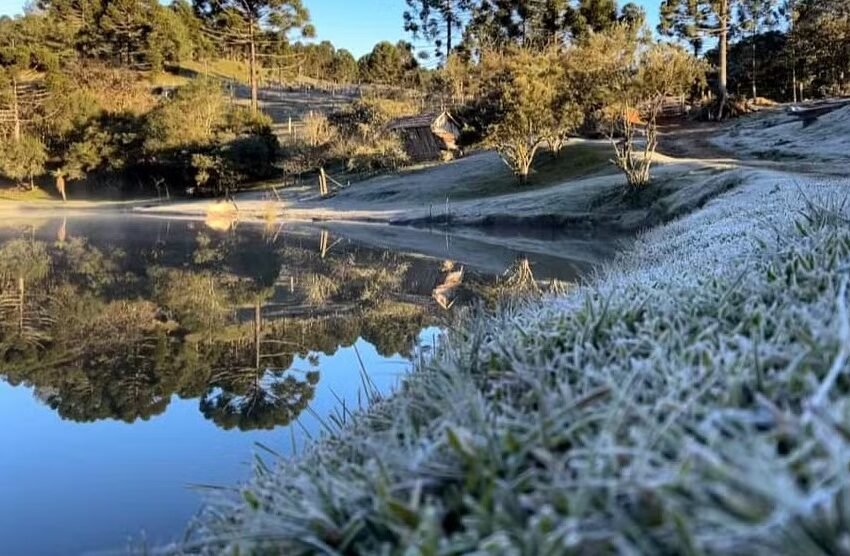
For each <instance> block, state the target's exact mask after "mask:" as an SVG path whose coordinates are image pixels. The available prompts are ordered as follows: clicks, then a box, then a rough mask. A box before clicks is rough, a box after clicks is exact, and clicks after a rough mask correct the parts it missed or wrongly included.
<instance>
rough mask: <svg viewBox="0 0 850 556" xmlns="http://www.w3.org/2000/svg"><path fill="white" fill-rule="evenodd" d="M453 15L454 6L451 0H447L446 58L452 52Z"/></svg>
mask: <svg viewBox="0 0 850 556" xmlns="http://www.w3.org/2000/svg"><path fill="white" fill-rule="evenodd" d="M453 21H454V20H453V15H452V6H451V0H446V60H448V59H449V56H451V54H452V23H453Z"/></svg>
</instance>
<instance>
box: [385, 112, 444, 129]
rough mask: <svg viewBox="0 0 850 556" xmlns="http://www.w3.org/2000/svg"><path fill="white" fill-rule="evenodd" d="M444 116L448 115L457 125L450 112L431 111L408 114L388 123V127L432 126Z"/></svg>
mask: <svg viewBox="0 0 850 556" xmlns="http://www.w3.org/2000/svg"><path fill="white" fill-rule="evenodd" d="M442 116H446V117H447V118H448V119H449V120H450V121H451V122H452V123H455V125H457V122H456V121H455V119H454V118H453V117H452V115H451V114H449V113H448V112H429V113H425V114H419V115H417V116H407V117H405V118H396V119H395V120H392V121H391V122H390V123H388V124H387V128H389V129H392V130H395V129H417V128H422V127H427V128H430V127H432V126H433V125H434V124H435V123H436V122H437V120H439V119H440V118H441V117H442Z"/></svg>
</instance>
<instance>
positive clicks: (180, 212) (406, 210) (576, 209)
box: [134, 147, 769, 234]
mask: <svg viewBox="0 0 850 556" xmlns="http://www.w3.org/2000/svg"><path fill="white" fill-rule="evenodd" d="M599 148H601V147H599ZM656 158H657V166H656V169H655V172H654V176H655V182H654V183H653V184H652V185H650V186H649V188H648V189H647V190H646V191H644V192H640V193H638V194H634V195H626V194H625V180H624V178H623V176H622V175H621V174H619V173H615V172H612V171H611V168H609V166H608V165H604V166H601V167H600V168H599V170H598V171H597V172H595V173H592V174H591V175H584V176H582V177H576V178H573V179H569V178H568V179H564V180H562V181H557V180H555V181H554V182H552V183H549V184H548V185H541V186H539V187H525V188H523V187H519V186H515V187H512V188H511V189H509V190H504V189H503V188H501V187H499V188H497V190H496V191H495V192H494V194H483V193H482V195H481V196H478V197H474V198H463V192H464V191H465V188H466V183H465V181H464V180H465V179H466V178H467V177H469V176H475V178H474V179H475V180H481V179H483V178H482V177H481V176H482V175H485V174H488V173H489V175H491V176H492V175H495V176H503V175H504V173H505V172H504V169H503V168H502V166H503V165H502V163H501V161H500V160H499V159H498V156H496V155H495V154H494V153H479V154H477V155H474V156H471V157H469V158H466V159H461V160H457V161H454V162H452V163H449V164H446V165H442V166H437V167H433V168H429V169H426V170H420V171H418V172H415V173H413V174H412V175H408V174H401V175H396V176H383V177H380V178H375V179H373V180H368V181H366V182H362V183H358V184H355V185H352V186H351V187H349V188H346V189H344V190H341V191H339V192H338V193H337V194H336V195H335V196H333V197H331V198H328V199H320V198H319V197H318V195H317V193H316V191H314V188H313V187H308V186H302V187H290V188H285V189H279V190H278V191H277V193H276V197H275V196H274V195H273V194H272V193H271V192H270V191H269V192H266V193H251V194H244V195H240V196H238V197H237V199H236V203H235V206H234V205H229V204H224V203H221V202H214V201H187V202H174V203H168V204H162V205H157V206H151V207H135V208H134V211H135V212H139V213H143V214H150V215H160V216H169V215H170V216H193V217H206V216H207V215H209V214H219V215H223V214H230V216H232V217H233V218H240V219H246V218H247V219H251V218H253V219H264V218H279V219H281V220H285V221H298V222H323V223H331V222H336V223H340V222H367V223H383V224H393V225H409V226H410V225H412V226H433V227H439V226H475V227H482V228H488V227H489V228H492V227H514V228H558V229H562V230H588V229H591V230H599V231H602V232H611V233H621V234H629V233H634V232H637V231H640V230H643V229H646V228H649V227H652V226H655V225H658V224H660V223H663V222H666V221H669V220H671V219H673V218H676V217H679V216H681V215H683V214H686V213H687V212H690V211H691V210H693V209H694V208H696V207H699V206H701V205H702V204H704V203H705V202H706V201H707V200H708V199H711V198H712V197H714V196H716V195H718V194H720V193H722V192H723V191H726V190H728V189H730V188H733V187H735V185H736V184H737V183H740V181H742V180H743V179H744V177H745V176H746V175H748V173H752V172H769V170H759V169H750V168H740V167H739V166H738V165H736V164H735V163H734V162H730V161H723V162H713V161H709V162H704V161H700V160H696V159H674V158H670V157H666V156H663V155H657V157H656ZM503 177H504V176H503ZM470 179H471V178H470ZM446 180H452V184H453V185H452V184H450V185H451V187H447V185H446ZM431 186H433V187H434V188H435V189H438V190H440V191H443V192H445V191H446V190H448V191H451V190H452V188H454V191H455V192H456V193H454V194H448V195H447V196H445V197H442V196H439V197H435V195H436V193H434V192H433V191H430V189H429V188H430V187H431ZM470 187H473V188H474V187H476V186H470ZM442 194H443V193H441V194H440V195H442Z"/></svg>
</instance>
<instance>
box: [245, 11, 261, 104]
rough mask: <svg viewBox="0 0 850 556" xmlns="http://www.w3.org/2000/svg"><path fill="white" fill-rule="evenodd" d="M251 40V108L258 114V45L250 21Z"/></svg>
mask: <svg viewBox="0 0 850 556" xmlns="http://www.w3.org/2000/svg"><path fill="white" fill-rule="evenodd" d="M249 40H250V43H251V61H250V62H249V64H248V65H249V70H250V72H251V76H250V81H251V110H252V111H253V112H254V113H255V114H256V113H257V111H258V110H259V108H260V104H259V102H258V100H257V96H258V95H257V45H256V43H255V41H254V22H253V21H251V22H250V30H249Z"/></svg>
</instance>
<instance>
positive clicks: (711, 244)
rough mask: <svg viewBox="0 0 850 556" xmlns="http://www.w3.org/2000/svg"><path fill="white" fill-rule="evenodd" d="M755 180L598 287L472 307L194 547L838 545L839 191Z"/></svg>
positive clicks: (220, 503) (258, 478) (642, 246)
mask: <svg viewBox="0 0 850 556" xmlns="http://www.w3.org/2000/svg"><path fill="white" fill-rule="evenodd" d="M744 177H745V179H744V180H743V181H742V183H741V184H740V185H739V186H738V187H737V188H735V189H734V190H733V191H728V192H726V193H723V194H721V195H720V196H719V197H716V198H714V199H712V200H709V201H707V202H706V203H705V204H704V206H702V207H701V208H697V209H696V210H695V211H694V212H692V213H690V214H688V215H686V216H684V217H682V218H680V219H678V220H676V221H674V222H672V223H669V224H666V225H663V226H660V227H658V228H656V229H654V230H651V231H649V232H648V233H646V234H644V235H643V236H641V238H640V239H639V240H638V241H637V243H636V244H635V245H634V246H633V248H632V249H631V250H630V251H629V252H628V253H626V254H624V255H622V257H621V258H620V260H618V261H617V265H616V266H612V267H611V268H610V269H609V270H608V271H607V272H606V273H604V274H603V275H602V276H601V277H600V278H599V279H598V280H596V281H595V282H594V283H593V284H591V285H589V286H586V287H583V288H580V289H578V290H576V291H574V292H572V293H571V294H570V295H568V296H565V297H545V298H541V299H536V300H529V301H527V302H525V303H523V304H520V305H513V306H511V307H506V308H503V309H502V310H499V311H497V312H495V313H493V314H487V315H479V316H478V317H476V318H473V319H472V320H470V321H469V322H468V324H467V325H466V326H465V327H464V329H463V330H460V331H458V332H457V333H454V334H451V335H450V337H449V338H447V339H446V340H445V341H444V342H443V346H442V349H441V350H440V352H439V353H438V354H436V355H435V356H434V358H433V359H431V360H425V361H422V362H421V363H420V365H419V368H418V370H417V372H415V373H414V374H413V375H412V376H411V377H410V378H409V379H408V380H407V381H406V383H405V386H404V387H403V388H402V389H401V390H400V391H399V392H398V393H397V394H395V395H394V396H392V397H390V398H388V399H386V400H384V401H383V402H381V403H378V404H376V405H375V406H374V407H373V408H372V410H370V411H369V412H367V413H363V414H358V415H356V416H350V415H349V416H347V418H346V419H345V421H346V424H345V425H344V426H337V425H330V426H329V430H328V431H327V436H326V437H325V438H323V439H321V440H318V441H316V442H315V443H313V444H312V445H311V447H310V448H309V449H308V450H307V451H306V452H305V453H303V454H301V455H300V456H299V457H297V458H294V459H289V460H281V461H279V462H277V465H276V466H275V467H273V468H271V469H269V468H265V467H263V468H260V469H258V471H257V473H256V475H255V477H254V478H253V479H252V480H251V481H250V482H248V483H246V484H244V485H242V486H241V487H240V488H239V489H238V490H237V491H234V492H232V493H226V492H221V493H219V494H218V495H217V496H216V497H214V498H212V499H211V500H210V505H209V507H208V510H207V512H206V513H205V514H204V515H202V516H201V517H200V518H199V519H198V520H197V521H196V522H195V524H194V525H193V528H192V535H191V541H190V544H189V545H188V546H187V548H189V549H191V550H200V551H202V552H206V553H211V554H212V553H220V552H221V551H222V550H223V549H224V548H230V549H236V548H237V547H238V548H239V549H240V552H241V551H242V550H245V551H249V550H250V549H263V548H266V549H272V550H275V551H281V552H294V553H360V554H365V553H374V552H377V551H381V550H385V551H389V552H399V553H402V552H404V549H405V548H408V547H414V546H416V547H419V548H420V549H421V548H423V547H429V550H432V551H433V552H435V553H437V552H440V553H442V552H452V553H461V552H463V553H468V552H479V553H494V552H496V553H563V552H565V551H569V552H576V553H600V552H604V553H610V552H629V551H631V552H634V551H641V552H645V553H646V552H649V553H652V552H655V553H661V552H666V553H683V552H694V553H703V552H708V553H730V552H735V553H749V554H789V555H791V554H800V553H807V552H809V548H810V547H812V546H819V547H834V548H836V549H837V548H838V547H839V546H843V545H842V544H841V543H842V542H843V541H842V538H843V537H841V536H840V535H839V534H838V532H840V531H843V530H845V526H846V523H844V522H843V521H835V520H838V519H840V518H839V516H840V515H841V512H840V510H839V508H840V505H841V504H842V501H843V500H844V498H845V496H846V493H847V492H848V491H850V476H848V474H847V473H846V462H847V454H848V453H850V443H848V441H847V437H846V434H845V433H844V431H845V430H846V427H848V425H850V423H848V422H847V419H846V415H848V412H850V401H848V399H850V398H848V395H847V394H848V389H850V387H848V386H847V383H846V381H844V380H842V379H841V374H842V373H845V372H847V371H848V370H850V369H848V365H847V359H848V356H847V353H846V351H847V345H849V344H850V317H848V316H847V314H848V310H847V303H848V299H847V286H848V279H847V277H846V265H847V264H848V263H850V226H848V225H847V222H848V220H850V213H848V211H847V208H846V207H845V205H844V204H843V203H842V202H841V199H842V198H843V196H844V193H843V192H844V191H846V190H847V187H848V186H850V183H848V182H847V181H846V180H845V181H843V182H832V183H823V182H822V181H815V180H811V179H809V180H801V179H796V178H793V177H784V176H781V175H771V174H767V175H761V174H759V175H748V176H744ZM842 269H843V270H842ZM831 532H835V534H833V533H831Z"/></svg>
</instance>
